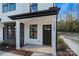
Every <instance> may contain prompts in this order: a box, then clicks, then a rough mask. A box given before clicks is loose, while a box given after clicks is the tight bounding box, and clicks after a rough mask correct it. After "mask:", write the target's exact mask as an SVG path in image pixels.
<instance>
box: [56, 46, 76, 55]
mask: <svg viewBox="0 0 79 59" xmlns="http://www.w3.org/2000/svg"><path fill="white" fill-rule="evenodd" d="M57 55H58V56H77V55H76V54H75V53H74V52H73V51H72V50H71V49H70V48H67V49H66V50H58V51H57Z"/></svg>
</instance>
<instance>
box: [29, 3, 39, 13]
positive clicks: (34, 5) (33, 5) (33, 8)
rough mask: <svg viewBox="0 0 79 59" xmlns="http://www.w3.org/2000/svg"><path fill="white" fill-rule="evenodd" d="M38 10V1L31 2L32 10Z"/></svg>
mask: <svg viewBox="0 0 79 59" xmlns="http://www.w3.org/2000/svg"><path fill="white" fill-rule="evenodd" d="M36 11H38V4H37V3H31V4H30V12H36Z"/></svg>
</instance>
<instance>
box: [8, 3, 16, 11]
mask: <svg viewBox="0 0 79 59" xmlns="http://www.w3.org/2000/svg"><path fill="white" fill-rule="evenodd" d="M15 9H16V4H15V3H10V4H9V11H13V10H15Z"/></svg>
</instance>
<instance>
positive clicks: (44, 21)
mask: <svg viewBox="0 0 79 59" xmlns="http://www.w3.org/2000/svg"><path fill="white" fill-rule="evenodd" d="M52 17H54V18H55V20H56V17H55V16H54V15H53V16H44V17H37V18H31V19H29V20H30V21H26V22H25V21H24V22H25V23H24V24H25V41H24V43H25V44H27V43H29V44H37V45H43V25H49V24H51V23H52ZM24 20H27V19H24ZM30 24H37V26H38V29H37V39H30V38H29V25H30Z"/></svg>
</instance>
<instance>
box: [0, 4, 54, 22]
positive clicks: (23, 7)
mask: <svg viewBox="0 0 79 59" xmlns="http://www.w3.org/2000/svg"><path fill="white" fill-rule="evenodd" d="M51 6H53V3H38V11H40V10H46V9H49V7H51ZM29 12H30V4H29V3H16V10H14V11H9V12H6V13H2V4H0V18H1V20H2V21H7V20H11V19H10V18H8V16H10V15H16V14H21V13H29Z"/></svg>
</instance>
